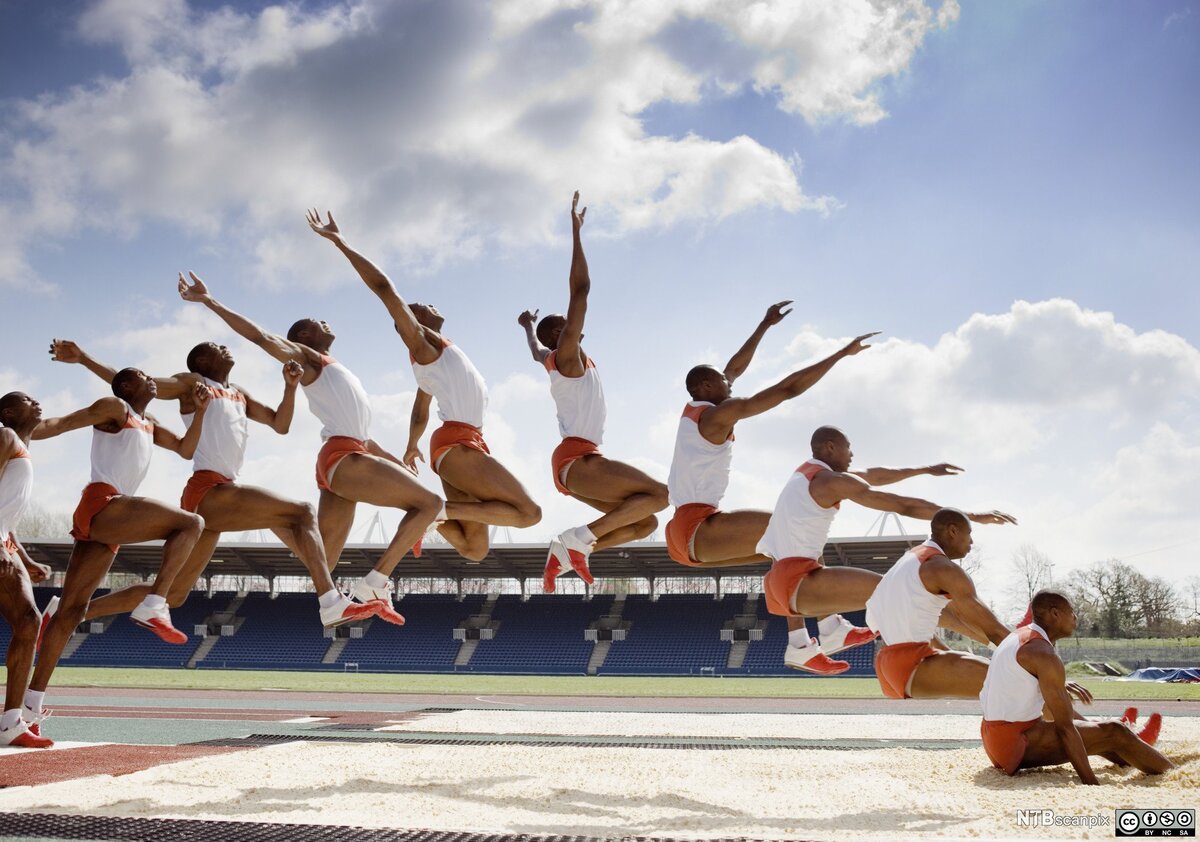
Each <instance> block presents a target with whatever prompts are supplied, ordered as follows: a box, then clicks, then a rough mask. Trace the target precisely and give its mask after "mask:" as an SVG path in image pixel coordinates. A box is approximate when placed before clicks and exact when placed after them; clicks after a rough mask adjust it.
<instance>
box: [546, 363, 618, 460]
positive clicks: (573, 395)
mask: <svg viewBox="0 0 1200 842" xmlns="http://www.w3.org/2000/svg"><path fill="white" fill-rule="evenodd" d="M579 353H580V354H583V352H582V351H580V352H579ZM557 359H558V351H551V352H550V355H549V356H548V357H546V372H547V373H548V374H549V375H550V395H551V396H552V397H553V398H554V408H555V409H556V410H557V411H558V432H559V434H560V435H561V436H562V437H563V438H564V439H565V438H568V437H574V438H579V439H587V440H588V441H590V442H591V443H592V444H597V445H598V444H601V443H602V442H603V441H604V419H605V416H606V414H607V412H606V409H605V406H604V387H603V386H602V385H600V373H599V372H597V371H596V363H595V362H593V361H592V359H591V358H590V357H587V356H584V360H585V363H584V369H583V374H582V375H580V376H579V377H567V376H566V375H565V374H563V373H562V372H561V371H559V370H558V365H557V363H556V360H557Z"/></svg>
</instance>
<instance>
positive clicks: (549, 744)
mask: <svg viewBox="0 0 1200 842" xmlns="http://www.w3.org/2000/svg"><path fill="white" fill-rule="evenodd" d="M295 742H304V743H318V742H319V743H394V744H398V745H414V746H530V747H539V748H542V747H544V748H660V749H690V750H696V751H736V750H739V749H741V750H744V749H793V750H794V749H831V750H832V749H836V750H842V751H844V750H847V749H880V748H914V749H931V750H939V749H942V750H945V749H960V748H971V747H973V746H977V745H978V740H929V741H917V740H854V739H848V740H805V739H798V738H783V737H781V738H776V739H745V740H739V739H734V738H730V739H727V740H724V739H705V740H697V739H688V738H686V737H684V738H680V739H676V740H661V739H653V738H646V739H629V738H623V737H592V738H591V739H586V740H581V739H576V738H564V737H552V736H548V737H543V736H537V737H534V736H524V735H507V736H492V735H460V736H455V737H447V736H431V735H429V734H405V733H403V732H391V733H388V734H386V735H385V734H362V735H361V736H359V735H352V734H346V735H345V736H341V735H338V736H334V735H332V734H250V735H249V736H246V737H222V738H219V739H215V740H204V741H202V742H198V743H189V744H188V745H197V746H247V745H250V746H269V745H280V744H283V743H295Z"/></svg>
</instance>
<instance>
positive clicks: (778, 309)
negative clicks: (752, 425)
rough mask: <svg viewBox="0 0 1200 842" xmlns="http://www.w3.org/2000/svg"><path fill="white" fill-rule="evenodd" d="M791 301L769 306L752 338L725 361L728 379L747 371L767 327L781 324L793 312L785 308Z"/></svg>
mask: <svg viewBox="0 0 1200 842" xmlns="http://www.w3.org/2000/svg"><path fill="white" fill-rule="evenodd" d="M791 303H792V302H791V299H788V300H787V301H780V302H779V303H778V304H772V305H771V306H770V307H768V308H767V314H766V315H765V316H763V317H762V321H761V322H759V323H758V327H756V328H755V329H754V333H752V334H750V338H749V339H747V340H746V341H745V342H743V343H742V347H741V348H738V350H737V353H736V354H734V355H733V356H732V357H730V358H729V362H727V363H725V379H726V380H728V381H729V382H730V383H732V382H733V381H734V380H737V379H738V378H739V377H741V376H742V374H743V373H745V371H746V369H747V368H749V367H750V361H751V360H752V359H754V352H755V351H757V350H758V343H759V342H762V338H763V337H764V336H766V335H767V329H768V328H770V327H771V326H772V325H777V324H779V323H780V322H781V321H783V317H784V316H786V315H787V314H788V313H790V312H792V311H791V310H790V309H788V310H785V309H783V308H784V307H787V306H788V305H789V304H791Z"/></svg>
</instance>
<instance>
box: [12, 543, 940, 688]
mask: <svg viewBox="0 0 1200 842" xmlns="http://www.w3.org/2000/svg"><path fill="white" fill-rule="evenodd" d="M921 540H922V538H921V537H919V536H911V535H894V536H878V537H858V538H841V539H834V540H831V541H830V542H829V543H828V544H827V545H826V547H825V551H824V556H823V557H824V561H825V563H826V564H827V565H829V566H838V565H852V566H855V567H862V568H866V569H869V570H874V571H877V572H880V573H882V572H884V571H885V570H887V569H888V567H890V566H891V565H892V564H893V563H894V562H895V560H896V559H897V558H899V557H900V555H901V554H902V553H903V552H904V551H905V550H907V549H908V548H909V547H911V546H913V545H914V544H916V543H919V542H920V541H921ZM71 546H72V545H71V542H69V541H30V542H28V543H27V544H26V547H27V549H28V550H29V552H30V554H31V555H32V556H33V557H34V558H35V559H36V560H38V561H41V562H45V563H48V564H50V565H51V567H52V568H54V569H55V570H63V569H65V567H66V562H67V559H68V557H69V555H70V552H71ZM383 550H384V545H383V544H382V543H362V544H351V545H348V546H347V547H346V549H345V551H344V552H343V554H342V560H341V563H340V564H339V566H338V568H337V574H338V576H339V577H343V578H346V579H349V578H350V577H356V576H361V575H362V574H364V573H366V572H367V571H368V570H370V569H372V567H373V566H374V564H375V563H376V561H377V560H378V557H379V555H380V554H381V553H382V552H383ZM545 554H546V549H545V545H543V544H498V545H494V546H493V548H492V551H491V553H490V554H489V555H488V557H487V558H485V559H483V560H482V561H479V562H472V561H466V560H464V559H462V558H461V557H460V556H459V555H458V554H457V553H456V552H454V550H453V549H451V548H450V547H448V546H445V545H442V544H436V543H435V544H432V545H429V546H426V548H425V550H424V552H423V553H422V555H421V557H420V558H416V559H414V558H411V557H410V558H406V559H405V560H404V562H403V563H402V564H401V566H400V567H399V568H398V571H400V572H402V573H403V575H404V578H403V579H398V580H397V585H398V587H397V593H399V594H400V595H401V596H400V597H399V601H398V606H397V607H398V609H399V610H400V611H401V613H403V614H404V615H405V617H406V618H407V623H406V625H404V626H403V627H398V626H393V625H389V624H387V623H383V622H378V621H375V620H371V621H368V622H366V623H364V624H361V625H357V626H350V627H342V628H339V629H336V630H329V631H327V630H325V629H323V628H322V627H321V626H320V624H319V623H318V622H317V618H316V615H315V613H314V612H313V611H312V605H311V602H312V600H313V598H314V597H313V594H312V593H311V590H309V591H304V590H303V585H302V583H303V582H304V581H305V580H303V579H301V578H300V577H298V575H297V574H298V573H299V572H300V570H301V568H300V566H299V563H298V562H297V560H296V559H295V558H294V557H293V556H292V555H291V553H290V551H289V550H288V549H287V548H286V547H284V546H282V545H280V544H273V543H258V542H252V541H247V542H241V543H228V544H222V545H221V546H219V547H218V548H217V551H216V553H215V555H214V558H213V562H212V563H211V564H210V566H209V568H208V571H207V574H206V578H205V579H202V580H201V581H202V583H203V584H204V585H205V589H204V590H196V591H194V592H193V593H192V594H191V596H190V597H189V599H188V601H187V603H186V604H185V605H183V606H181V607H180V608H178V609H173V611H172V616H173V618H174V619H175V624H176V626H177V627H178V628H180V629H181V630H184V631H186V632H188V633H189V641H188V643H187V644H185V645H181V646H177V645H171V644H167V643H164V642H162V641H161V640H159V639H158V638H157V637H155V636H154V635H152V634H148V633H147V632H146V631H144V630H143V629H139V628H137V627H136V626H134V625H133V623H132V622H131V621H130V620H129V618H128V616H125V615H121V616H116V617H106V618H101V619H97V620H92V621H88V622H85V623H83V624H82V625H81V626H80V627H79V629H78V630H77V632H76V634H74V635H73V636H72V638H71V641H70V643H69V644H68V647H67V649H66V651H65V653H64V658H63V661H62V663H63V664H64V665H74V666H114V667H165V668H181V667H187V668H194V669H289V670H307V671H312V670H333V671H360V672H401V673H410V672H411V673H455V672H469V673H484V674H553V675H713V676H720V675H739V676H756V675H800V674H799V673H794V672H793V671H791V670H789V669H787V668H786V667H784V665H783V652H784V648H785V646H786V645H787V626H786V623H785V622H784V620H783V619H782V618H780V617H772V616H770V615H769V614H768V613H767V611H766V607H765V605H764V602H763V599H762V595H761V593H760V592H758V591H759V590H760V589H759V588H758V587H757V586H758V585H759V583H760V581H761V576H762V574H763V573H765V571H766V565H761V566H753V565H751V566H743V567H732V568H716V569H709V570H700V569H697V568H690V567H685V566H683V565H680V564H677V563H675V562H674V561H672V560H671V559H670V558H668V556H667V551H666V546H665V545H664V544H662V543H660V542H652V541H646V542H639V543H634V544H629V545H626V546H624V547H621V548H618V549H611V550H602V551H599V552H596V553H595V554H594V555H593V556H592V560H591V569H592V572H593V574H594V575H595V577H596V584H595V585H594V586H591V587H588V586H586V585H584V584H583V583H582V582H580V581H578V580H573V579H562V580H559V591H560V592H559V593H556V594H543V593H541V579H542V568H543V565H544V563H545ZM160 559H161V550H160V549H159V547H158V546H156V545H155V544H154V543H146V544H139V545H132V546H126V547H122V548H121V551H120V553H119V554H118V555H117V558H116V561H115V563H114V565H113V574H114V578H115V579H119V578H121V577H122V576H123V577H124V578H126V579H129V578H138V579H149V578H151V577H152V576H153V575H154V572H155V570H156V569H157V565H158V563H159V561H160ZM230 582H237V583H239V589H238V590H232V589H224V587H225V586H226V585H227V583H230ZM414 582H421V583H422V584H424V585H425V587H424V588H422V589H421V590H428V591H433V592H429V593H422V592H413V591H414V590H417V589H416V588H413V587H411V586H412V584H413V583H414ZM439 591H440V592H439ZM680 591H688V592H680ZM697 591H699V592H697ZM57 593H58V590H57V589H56V588H49V587H45V588H37V589H35V594H36V598H37V602H38V605H39V607H42V606H45V604H46V603H47V602H48V601H49V600H50V598H51V597H52V596H54V595H55V594H57ZM847 617H848V619H850V620H851V621H853V622H856V623H861V622H862V620H863V615H862V612H857V613H855V614H850V615H847ZM8 633H9V632H8V628H7V626H5V627H4V628H3V629H0V644H4V643H7V636H8ZM873 654H874V650H873V648H872V647H869V646H864V647H859V648H858V649H856V650H851V651H849V652H847V653H844V655H843V657H846V658H847V660H848V661H849V662H850V664H851V670H850V672H849V673H847V674H848V675H857V676H863V675H868V676H869V675H873V674H874V672H873V663H872V659H873Z"/></svg>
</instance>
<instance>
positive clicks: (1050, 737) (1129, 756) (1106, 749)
mask: <svg viewBox="0 0 1200 842" xmlns="http://www.w3.org/2000/svg"><path fill="white" fill-rule="evenodd" d="M1075 727H1076V728H1078V729H1079V736H1080V737H1082V738H1083V746H1084V748H1085V749H1087V753H1088V754H1096V755H1102V756H1106V755H1108V754H1113V755H1116V756H1117V757H1119V758H1120V759H1121V760H1123V761H1124V762H1126V763H1128V764H1129V765H1131V766H1134V767H1136V768H1138V769H1140V770H1141V771H1143V772H1145V773H1146V774H1147V775H1161V774H1162V773H1163V772H1165V771H1167V770H1168V769H1170V768H1172V767H1173V766H1174V764H1173V763H1171V761H1170V760H1168V759H1167V758H1165V757H1163V755H1162V754H1161V753H1159V752H1158V750H1157V749H1155V748H1154V747H1153V746H1151V745H1147V744H1146V743H1144V742H1142V741H1141V740H1140V739H1138V736H1137V734H1135V733H1133V731H1131V730H1130V729H1129V726H1128V725H1126V724H1125V723H1124V722H1117V721H1108V722H1086V721H1083V722H1080V721H1077V722H1076V723H1075ZM1025 739H1026V741H1027V745H1026V747H1025V757H1024V759H1022V760H1021V767H1020V768H1022V769H1032V768H1035V767H1037V766H1058V765H1060V764H1062V763H1070V762H1071V761H1070V758H1068V757H1067V752H1066V750H1065V749H1064V748H1063V745H1062V740H1061V739H1060V738H1059V736H1058V731H1057V729H1056V728H1055V727H1054V723H1053V722H1047V721H1046V720H1044V719H1043V720H1039V721H1038V722H1037V723H1036V724H1034V726H1033V727H1032V728H1030V729H1029V730H1028V731H1026V732H1025Z"/></svg>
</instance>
